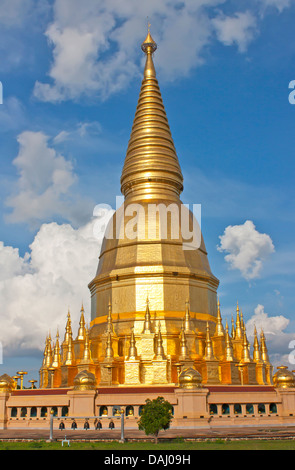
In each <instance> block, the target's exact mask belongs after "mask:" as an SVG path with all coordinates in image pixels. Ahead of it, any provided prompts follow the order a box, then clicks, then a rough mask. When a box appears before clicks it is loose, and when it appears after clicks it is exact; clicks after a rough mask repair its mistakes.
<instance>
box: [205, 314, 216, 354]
mask: <svg viewBox="0 0 295 470" xmlns="http://www.w3.org/2000/svg"><path fill="white" fill-rule="evenodd" d="M212 359H215V357H214V354H213V346H212V341H211V338H210V330H209V323H208V322H207V327H206V347H205V360H207V361H208V360H212Z"/></svg>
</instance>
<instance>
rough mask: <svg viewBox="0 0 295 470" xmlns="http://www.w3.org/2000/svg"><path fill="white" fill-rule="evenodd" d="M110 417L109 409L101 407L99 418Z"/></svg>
mask: <svg viewBox="0 0 295 470" xmlns="http://www.w3.org/2000/svg"><path fill="white" fill-rule="evenodd" d="M107 415H108V407H107V406H101V407H100V408H99V416H107Z"/></svg>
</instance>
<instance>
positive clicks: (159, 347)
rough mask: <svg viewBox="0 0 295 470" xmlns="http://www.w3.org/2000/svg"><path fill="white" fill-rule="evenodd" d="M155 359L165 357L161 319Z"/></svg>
mask: <svg viewBox="0 0 295 470" xmlns="http://www.w3.org/2000/svg"><path fill="white" fill-rule="evenodd" d="M155 359H158V360H161V359H165V353H164V348H163V339H162V333H161V323H160V321H159V322H158V334H157V345H156V355H155Z"/></svg>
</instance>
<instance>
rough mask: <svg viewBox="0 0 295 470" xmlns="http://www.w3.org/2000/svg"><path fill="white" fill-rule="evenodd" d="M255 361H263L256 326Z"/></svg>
mask: <svg viewBox="0 0 295 470" xmlns="http://www.w3.org/2000/svg"><path fill="white" fill-rule="evenodd" d="M253 361H254V362H260V361H261V355H260V349H259V342H258V338H257V330H256V326H254V342H253Z"/></svg>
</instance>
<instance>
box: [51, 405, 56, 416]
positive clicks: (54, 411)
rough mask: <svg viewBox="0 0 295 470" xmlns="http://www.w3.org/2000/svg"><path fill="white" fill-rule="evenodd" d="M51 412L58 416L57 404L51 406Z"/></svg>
mask: <svg viewBox="0 0 295 470" xmlns="http://www.w3.org/2000/svg"><path fill="white" fill-rule="evenodd" d="M51 414H52V415H53V416H57V406H53V407H52V408H51Z"/></svg>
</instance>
